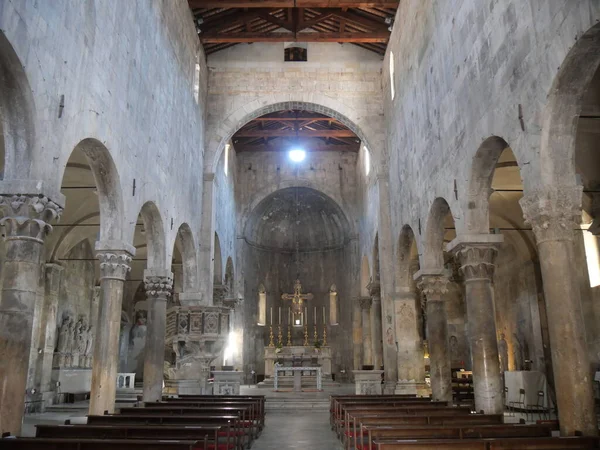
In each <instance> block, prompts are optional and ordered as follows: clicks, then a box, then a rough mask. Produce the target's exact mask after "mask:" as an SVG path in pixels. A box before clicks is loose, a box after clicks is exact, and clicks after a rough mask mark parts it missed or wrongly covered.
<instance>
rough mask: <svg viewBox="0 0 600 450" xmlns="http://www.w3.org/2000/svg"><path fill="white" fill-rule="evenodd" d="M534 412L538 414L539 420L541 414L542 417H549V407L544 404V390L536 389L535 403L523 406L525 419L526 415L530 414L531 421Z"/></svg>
mask: <svg viewBox="0 0 600 450" xmlns="http://www.w3.org/2000/svg"><path fill="white" fill-rule="evenodd" d="M535 413H538V414H539V417H540V420H542V414H543V415H544V418H547V419H550V408H546V407H545V406H544V391H538V393H537V402H536V404H535V405H527V406H526V407H525V419H526V420H527V415H528V414H531V420H532V421H533V415H534V414H535Z"/></svg>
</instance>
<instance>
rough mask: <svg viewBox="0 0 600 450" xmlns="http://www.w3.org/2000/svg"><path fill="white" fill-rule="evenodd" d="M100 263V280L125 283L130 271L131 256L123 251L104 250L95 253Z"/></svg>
mask: <svg viewBox="0 0 600 450" xmlns="http://www.w3.org/2000/svg"><path fill="white" fill-rule="evenodd" d="M96 256H97V258H98V260H99V261H100V278H101V279H108V280H121V281H125V279H126V277H127V272H129V271H130V270H131V254H129V253H128V252H126V251H124V250H106V251H98V252H97V253H96Z"/></svg>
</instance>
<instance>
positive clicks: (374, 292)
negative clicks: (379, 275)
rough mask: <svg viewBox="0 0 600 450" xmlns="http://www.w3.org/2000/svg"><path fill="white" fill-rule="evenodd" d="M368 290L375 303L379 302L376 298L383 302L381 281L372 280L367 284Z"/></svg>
mask: <svg viewBox="0 0 600 450" xmlns="http://www.w3.org/2000/svg"><path fill="white" fill-rule="evenodd" d="M367 290H368V291H369V295H370V296H371V297H372V298H373V301H377V300H375V299H376V298H377V299H378V300H381V298H380V297H381V283H380V282H379V280H371V281H370V282H369V284H367Z"/></svg>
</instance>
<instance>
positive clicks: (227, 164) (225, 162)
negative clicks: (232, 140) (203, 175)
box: [223, 144, 231, 176]
mask: <svg viewBox="0 0 600 450" xmlns="http://www.w3.org/2000/svg"><path fill="white" fill-rule="evenodd" d="M229 147H231V145H230V144H226V145H225V161H223V172H225V176H227V173H228V172H229Z"/></svg>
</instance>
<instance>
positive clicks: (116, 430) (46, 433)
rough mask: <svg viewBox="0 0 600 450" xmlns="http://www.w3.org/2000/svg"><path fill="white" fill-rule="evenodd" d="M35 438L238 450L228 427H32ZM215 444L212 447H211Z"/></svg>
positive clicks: (235, 439) (236, 441)
mask: <svg viewBox="0 0 600 450" xmlns="http://www.w3.org/2000/svg"><path fill="white" fill-rule="evenodd" d="M36 437H37V438H61V439H155V440H166V439H170V440H187V441H205V440H206V443H207V445H206V448H207V449H208V450H230V449H235V448H239V443H238V439H237V437H236V436H235V435H234V434H233V430H232V429H231V427H230V426H228V425H187V426H164V425H163V426H160V427H156V426H144V425H119V426H114V425H110V426H109V425H36ZM215 444H216V445H215Z"/></svg>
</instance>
